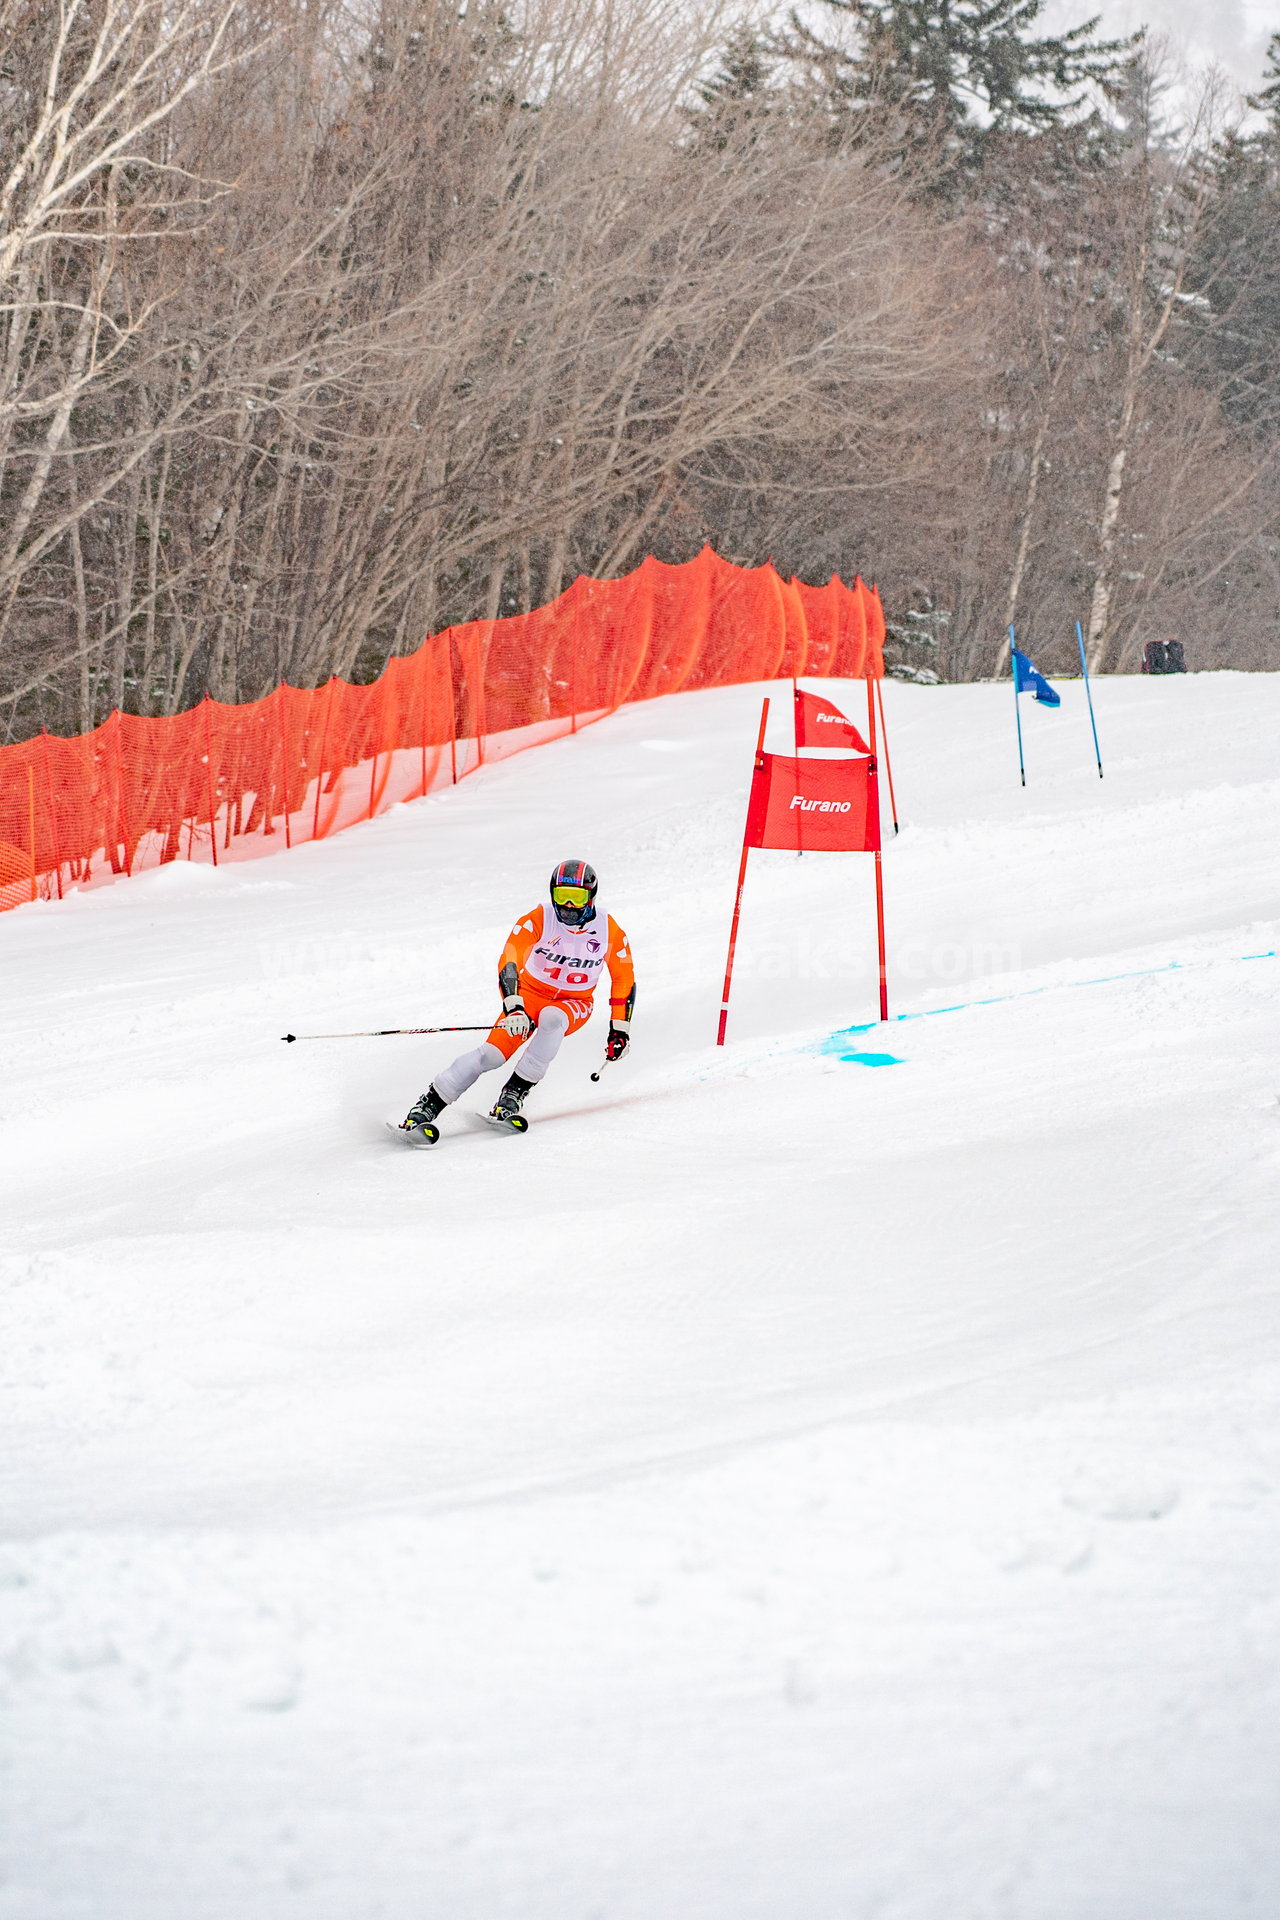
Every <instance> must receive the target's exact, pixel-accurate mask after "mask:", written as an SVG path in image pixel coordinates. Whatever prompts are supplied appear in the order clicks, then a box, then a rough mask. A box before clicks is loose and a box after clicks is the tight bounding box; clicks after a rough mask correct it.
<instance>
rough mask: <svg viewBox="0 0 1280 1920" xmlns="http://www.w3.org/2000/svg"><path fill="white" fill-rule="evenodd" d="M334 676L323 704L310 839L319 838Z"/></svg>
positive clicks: (330, 678) (331, 675) (331, 676)
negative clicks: (314, 804) (321, 797)
mask: <svg viewBox="0 0 1280 1920" xmlns="http://www.w3.org/2000/svg"><path fill="white" fill-rule="evenodd" d="M334 679H335V675H333V674H332V673H331V674H330V675H329V685H328V687H327V689H326V695H325V703H324V725H323V726H322V727H321V729H320V765H319V768H318V769H317V772H316V810H315V814H314V816H313V818H312V821H311V838H312V839H313V840H318V839H319V838H320V795H321V793H322V792H323V791H324V762H325V755H326V754H327V753H328V751H329V715H330V714H331V713H332V711H333V686H334Z"/></svg>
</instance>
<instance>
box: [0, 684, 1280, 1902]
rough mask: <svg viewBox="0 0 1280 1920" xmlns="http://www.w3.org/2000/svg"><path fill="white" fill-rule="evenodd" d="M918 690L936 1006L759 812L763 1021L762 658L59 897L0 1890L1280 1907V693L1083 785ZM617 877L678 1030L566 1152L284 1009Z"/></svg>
mask: <svg viewBox="0 0 1280 1920" xmlns="http://www.w3.org/2000/svg"><path fill="white" fill-rule="evenodd" d="M837 697H839V696H838V690H837ZM856 697H860V689H859V690H858V691H857V696H856ZM856 697H855V694H854V690H852V689H851V690H850V700H851V702H852V703H853V704H852V705H851V710H852V711H853V712H854V713H855V715H856V714H857V713H858V711H859V708H858V706H857V704H856ZM886 698H887V703H888V710H889V719H890V724H891V729H892V732H891V745H892V748H893V754H894V773H895V777H896V781H897V786H898V795H899V803H900V808H901V811H902V814H903V819H904V828H903V832H902V834H901V836H900V838H899V839H898V840H897V841H896V842H895V843H893V844H892V846H891V847H890V848H889V850H888V851H887V853H886V856H885V870H886V893H887V901H888V911H889V921H890V934H891V968H892V980H891V994H892V1004H893V1008H894V1011H895V1012H897V1013H905V1014H910V1015H912V1016H916V1015H922V1016H926V1017H911V1018H907V1019H900V1020H895V1021H894V1022H892V1023H891V1024H890V1026H889V1027H888V1028H887V1029H885V1028H873V1029H872V1030H871V1031H869V1032H865V1033H853V1034H848V1033H845V1034H843V1035H841V1034H840V1032H839V1030H841V1029H847V1028H849V1027H856V1026H858V1025H861V1024H863V1023H866V1022H869V1021H871V1020H872V1018H873V1015H874V1007H875V989H874V978H873V972H872V967H871V958H872V942H871V918H870V916H871V875H870V868H871V862H870V861H869V860H867V859H866V857H865V856H823V857H815V856H809V857H806V858H804V859H802V860H796V859H795V858H794V857H793V856H790V855H785V854H766V855H758V856H753V863H752V869H751V873H750V877H749V880H748V889H747V897H746V909H745V914H744V923H743V930H742V936H741V941H740V947H739V956H740V957H739V970H738V983H737V987H736V989H735V997H734V1005H733V1013H732V1017H731V1026H730V1040H731V1044H730V1046H729V1047H728V1048H727V1049H725V1050H724V1051H723V1052H718V1051H717V1050H716V1049H715V1048H714V1047H713V1046H711V1045H710V1044H709V1043H710V1041H711V1039H712V1037H713V1034H714V1024H715V1010H716V1006H717V1004H718V999H719V985H720V974H721V970H722V967H723V955H724V943H725V937H726V933H727V924H728V915H729V908H730V904H731V900H732V891H733V880H734V874H735V870H736V861H737V848H738V844H739V840H740V834H741V823H742V816H743V811H744V806H745V793H746V782H747V777H748V774H749V767H750V755H751V744H752V741H753V739H754V728H755V719H756V715H757V713H758V702H759V690H758V689H752V688H737V689H728V690H720V691H715V692H709V693H701V694H692V695H682V696H678V697H675V698H673V699H670V700H667V701H660V702H655V703H652V704H649V705H645V706H639V707H634V708H631V709H628V710H626V711H624V712H622V713H620V714H618V715H616V716H615V717H613V718H612V719H610V720H607V721H605V722H602V723H601V724H600V725H598V726H596V727H594V728H593V729H591V730H590V731H588V732H585V733H582V734H579V735H578V736H576V737H575V738H572V739H567V740H564V741H561V742H558V743H556V744H554V745H551V746H547V747H544V748H540V749H538V750H536V751H534V752H532V753H529V754H526V755H524V756H522V757H521V758H519V759H517V760H512V761H509V762H507V763H505V764H502V765H499V766H496V767H491V768H488V769H486V770H484V771H483V772H481V773H480V774H478V775H476V776H475V777H473V778H472V779H470V780H468V781H467V782H465V783H464V784H463V785H461V786H460V787H458V788H457V789H456V790H453V791H451V792H448V793H445V794H442V795H437V796H434V797H432V798H430V799H428V800H425V801H421V802H417V803H414V804H412V805H409V806H406V807H402V808H399V809H397V810H396V811H395V812H393V813H392V814H390V815H388V816H387V817H385V818H383V819H381V820H378V821H375V822H372V823H370V824H368V825H364V826H361V827H357V828H354V829H352V830H351V831H350V832H348V833H346V834H345V835H342V836H341V837H339V838H338V839H336V840H333V841H327V842H322V843H320V844H317V845H309V846H304V847H302V848H299V849H297V850H295V851H294V852H293V853H291V854H287V855H281V856H280V857H278V858H274V859H270V860H265V861H260V862H256V863H252V864H242V865H238V866H231V867H223V868H221V869H218V870H216V871H215V870H213V869H211V868H207V867H195V866H185V865H177V866H170V867H167V868H164V869H162V870H160V871H158V872H155V873H152V874H148V875H145V876H141V877H139V878H138V879H136V880H134V881H131V882H127V883H123V884H119V885H116V886H114V887H109V888H105V889H101V890H98V891H95V892H91V893H86V894H84V895H81V896H77V897H73V898H71V899H70V900H68V901H66V902H64V903H62V904H60V905H59V904H49V905H46V904H43V903H40V904H37V905H35V906H31V907H24V908H22V909H19V910H18V911H17V912H14V913H10V914H8V915H5V916H4V917H3V918H0V967H2V974H0V977H2V978H3V980H4V984H5V989H6V992H5V1016H4V1025H5V1037H6V1049H5V1063H6V1071H5V1075H4V1084H3V1089H2V1090H0V1155H2V1157H0V1165H3V1168H4V1205H3V1221H4V1228H5V1233H4V1252H3V1257H2V1259H0V1280H2V1281H3V1312H4V1327H3V1335H2V1338H0V1372H2V1373H3V1376H4V1395H3V1406H4V1414H3V1418H4V1427H5V1430H4V1434H3V1442H2V1445H0V1503H2V1504H0V1513H2V1529H0V1539H2V1542H3V1544H0V1816H2V1819H3V1827H4V1848H3V1859H2V1862H0V1920H72V1917H73V1916H75V1920H82V1917H83V1916H89V1920H245V1917H248V1920H277V1917H278V1916H294V1915H296V1916H300V1920H375V1916H376V1917H377V1920H606V1917H607V1920H871V1917H872V1916H874V1920H988V1917H995V1916H1001V1917H1007V1920H1155V1917H1158V1920H1244V1917H1245V1916H1249V1917H1250V1920H1253V1917H1255V1916H1256V1917H1257V1920H1264V1916H1265V1917H1266V1920H1271V1916H1274V1915H1275V1914H1276V1913H1277V1912H1278V1911H1280V1820H1277V1818H1276V1807H1277V1783H1278V1782H1280V1529H1278V1527H1277V1517H1278V1508H1280V1432H1278V1428H1277V1416H1276V1407H1277V1404H1278V1402H1280V1364H1278V1362H1280V1337H1278V1336H1280V1325H1278V1322H1280V1314H1278V1312H1277V1293H1278V1287H1277V1271H1278V1269H1280V1261H1278V1260H1277V1230H1276V1201H1275V1194H1276V1185H1277V1178H1278V1176H1280V1099H1278V1093H1280V1059H1278V1058H1277V1045H1278V1042H1280V1011H1278V1010H1280V960H1277V959H1276V958H1275V956H1274V952H1273V949H1275V948H1276V947H1277V946H1280V923H1278V917H1280V905H1278V902H1277V833H1276V821H1277V803H1278V802H1280V767H1278V765H1277V750H1276V744H1275V743H1276V740H1277V738H1278V737H1280V681H1278V680H1276V679H1273V678H1268V677H1263V676H1242V675H1226V674H1224V675H1212V676H1208V675H1206V676H1188V677H1186V678H1171V679H1168V680H1154V681H1142V680H1113V681H1109V682H1104V683H1102V684H1101V685H1100V686H1099V688H1098V708H1099V725H1100V728H1101V731H1102V744H1103V752H1104V758H1105V760H1106V767H1107V773H1106V779H1105V781H1103V782H1099V781H1098V779H1097V777H1096V774H1095V772H1094V770H1093V768H1092V764H1091V751H1090V746H1089V741H1088V733H1087V722H1086V719H1085V716H1084V712H1083V707H1082V704H1081V696H1080V690H1079V688H1078V687H1072V686H1068V687H1066V688H1065V689H1064V698H1063V706H1062V709H1061V711H1060V712H1059V713H1056V714H1051V713H1048V712H1044V711H1041V710H1039V709H1037V708H1034V707H1033V706H1032V705H1031V704H1030V703H1029V702H1027V703H1024V722H1025V725H1026V731H1027V759H1028V766H1029V779H1030V785H1029V787H1028V788H1027V790H1026V792H1025V793H1023V792H1022V791H1021V790H1020V788H1019V787H1018V784H1017V772H1016V762H1015V758H1014V748H1013V741H1012V737H1011V736H1012V714H1011V713H1010V711H1009V706H1010V694H1009V692H1008V689H1007V688H1005V687H985V686H984V687H952V688H937V689H924V688H915V687H904V686H898V685H892V684H891V685H890V686H889V687H888V688H887V689H886ZM786 704H787V702H786V696H785V694H784V696H783V698H782V701H781V704H780V709H779V717H780V718H781V717H785V713H786ZM771 743H772V744H774V745H776V746H777V747H779V748H785V747H786V745H787V739H786V734H785V728H783V727H781V726H780V727H779V728H778V729H777V733H776V738H773V737H771ZM566 855H583V856H585V857H587V858H589V859H591V860H592V861H593V862H594V863H595V864H596V865H597V867H598V868H599V869H600V871H601V873H602V875H603V876H604V882H605V885H604V888H603V890H602V892H603V895H607V898H608V902H609V905H610V906H611V908H612V910H613V911H614V912H615V914H616V915H617V917H618V918H619V919H620V920H621V921H622V923H623V924H624V926H626V927H627V928H628V930H629V931H630V933H631V934H632V937H633V941H634V945H635V949H636V955H637V964H638V967H639V975H640V1000H639V1007H638V1012H637V1022H636V1038H635V1047H634V1058H633V1060H629V1061H627V1062H624V1063H623V1064H622V1065H621V1066H619V1067H617V1068H611V1069H610V1070H609V1072H608V1073H607V1074H606V1075H605V1077H604V1079H603V1080H602V1081H601V1083H600V1084H599V1085H598V1086H594V1085H593V1084H592V1083H591V1081H590V1079H589V1077H588V1076H589V1073H590V1070H591V1069H592V1068H593V1067H594V1066H595V1065H596V1064H597V1063H598V1060H599V1056H600V1051H601V1045H602V1039H603V1025H604V1022H603V1015H600V1016H598V1018H597V1021H596V1022H594V1023H593V1024H592V1026H591V1027H590V1028H588V1029H587V1031H586V1032H585V1033H584V1034H582V1035H580V1036H577V1037H575V1039H574V1040H572V1041H570V1042H569V1043H568V1044H567V1046H566V1048H565V1050H564V1052H563V1054H562V1056H561V1059H560V1061H559V1062H558V1063H557V1067H556V1068H555V1070H554V1074H553V1077H552V1078H551V1079H549V1080H548V1081H547V1082H546V1083H545V1085H544V1087H543V1088H542V1089H541V1090H540V1091H539V1093H538V1094H537V1095H535V1096H534V1097H533V1099H532V1100H531V1102H530V1112H531V1114H532V1116H533V1118H534V1120H535V1125H534V1128H533V1130H532V1131H531V1133H530V1134H529V1135H528V1137H527V1138H525V1139H523V1140H503V1139H495V1138H494V1137H493V1136H492V1135H491V1134H489V1133H488V1132H486V1131H485V1130H483V1129H481V1128H479V1127H478V1126H476V1125H475V1124H474V1123H472V1122H469V1121H468V1120H467V1119H466V1117H465V1115H463V1114H462V1113H460V1112H459V1110H457V1109H455V1110H454V1111H453V1112H452V1113H451V1114H450V1115H449V1116H448V1118H447V1121H446V1125H447V1128H448V1139H447V1143H446V1145H445V1146H444V1147H443V1148H442V1149H441V1150H440V1151H439V1152H437V1153H436V1154H434V1155H425V1154H412V1153H407V1152H404V1151H402V1150H400V1149H399V1148H397V1147H396V1145H395V1143H393V1142H390V1141H388V1140H387V1139H386V1137H385V1135H384V1134H383V1132H382V1128H381V1121H382V1118H383V1116H384V1115H396V1116H398V1115H399V1114H400V1113H401V1112H403V1110H404V1108H405V1107H406V1106H407V1105H408V1103H409V1101H410V1100H411V1099H412V1098H413V1097H414V1096H415V1095H416V1094H417V1093H418V1092H420V1091H421V1089H422V1088H423V1087H425V1086H426V1084H427V1082H428V1081H429V1079H430V1077H431V1074H432V1072H433V1071H434V1070H435V1068H436V1067H437V1066H439V1065H440V1064H442V1063H443V1062H444V1061H445V1060H446V1059H447V1058H449V1057H450V1056H451V1053H452V1051H453V1047H452V1045H451V1043H450V1041H449V1039H448V1038H447V1037H446V1038H443V1039H440V1040H371V1041H349V1042H341V1041H338V1042H333V1043H323V1044H322V1043H316V1044H314V1045H301V1044H300V1045H298V1046H295V1047H288V1048H286V1047H283V1046H281V1045H280V1043H279V1038H278V1036H279V1035H281V1034H283V1033H285V1032H288V1031H294V1032H310V1031H319V1032H328V1031H340V1030H342V1029H345V1028H349V1027H353V1028H358V1027H367V1026H397V1025H401V1024H410V1025H412V1024H419V1023H425V1022H428V1021H446V1020H453V1021H467V1020H477V1021H480V1020H485V1019H487V1018H488V1017H489V1016H490V1013H491V1010H492V1006H493V985H492V975H493V968H494V963H495V960H496V955H497V952H498V949H499V946H500V943H501V939H502V937H503V935H504V933H505V931H506V929H507V927H508V925H509V924H510V922H511V920H512V919H513V918H514V916H515V914H516V913H517V911H520V910H522V909H524V908H525V907H527V906H528V905H530V904H531V903H532V902H533V901H534V900H535V899H536V898H537V897H538V896H539V893H540V891H541V888H542V886H543V884H544V877H545V874H546V873H547V871H549V869H550V867H551V865H552V863H553V861H554V860H555V859H557V858H560V857H563V856H566ZM1250 955H1255V956H1263V957H1256V958H1248V957H1246V956H1250ZM1174 962H1177V963H1178V964H1177V966H1176V967H1174V966H1173V965H1172V963H1174ZM947 1007H956V1008H957V1010H955V1011H950V1012H947V1011H940V1009H945V1008H947ZM833 1035H834V1036H835V1037H833ZM463 1044H469V1043H468V1042H466V1041H465V1039H464V1041H463ZM859 1054H864V1055H865V1054H872V1055H881V1056H883V1055H886V1054H887V1055H891V1056H892V1058H893V1061H894V1064H886V1065H882V1066H879V1067H875V1068H871V1067H869V1066H867V1065H866V1064H863V1063H862V1062H861V1061H860V1060H859V1059H857V1058H856V1057H855V1058H846V1057H845V1056H848V1055H853V1056H857V1055H859ZM497 1084H498V1082H497V1080H496V1078H495V1079H492V1080H489V1081H484V1082H481V1084H480V1086H479V1087H477V1088H476V1089H475V1091H474V1093H473V1094H472V1095H471V1096H470V1097H469V1100H468V1101H467V1102H464V1103H463V1104H464V1105H470V1106H471V1107H472V1108H478V1107H479V1106H480V1105H481V1103H482V1099H483V1100H484V1101H485V1103H486V1104H487V1100H488V1099H491V1098H492V1092H493V1091H494V1090H496V1086H497Z"/></svg>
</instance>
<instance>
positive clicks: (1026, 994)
mask: <svg viewBox="0 0 1280 1920" xmlns="http://www.w3.org/2000/svg"><path fill="white" fill-rule="evenodd" d="M1277 957H1280V948H1277V947H1268V948H1267V949H1266V950H1265V952H1262V953H1239V954H1236V955H1234V956H1233V957H1232V958H1230V959H1227V960H1169V961H1167V962H1166V963H1165V965H1164V966H1162V967H1135V968H1134V969H1133V970H1132V971H1131V972H1129V973H1100V974H1098V975H1097V976H1096V978H1094V979H1092V980H1053V981H1050V982H1049V983H1048V985H1046V986H1043V987H1023V988H1021V989H1020V990H1019V991H1018V992H1017V993H993V994H989V995H988V996H987V997H986V999H983V1000H957V1001H956V1003H955V1005H954V1006H950V1007H919V1008H917V1009H916V1011H915V1012H914V1013H894V1014H891V1015H890V1016H889V1024H890V1025H893V1024H895V1023H896V1022H898V1021H902V1020H935V1019H937V1017H938V1015H939V1014H941V1013H968V1012H969V1011H970V1010H971V1009H972V1008H974V1007H1000V1006H1004V1005H1005V1004H1006V1003H1007V1002H1008V1001H1010V1000H1031V999H1034V998H1035V996H1036V995H1037V994H1041V993H1059V992H1062V991H1063V990H1064V989H1066V988H1068V987H1108V986H1111V985H1113V984H1114V982H1116V981H1117V980H1149V979H1152V978H1153V977H1154V976H1155V975H1157V974H1161V973H1195V972H1197V971H1199V970H1200V969H1201V968H1204V967H1235V966H1242V965H1243V964H1244V962H1245V961H1246V960H1275V959H1276V958H1277ZM884 1024H885V1023H884V1022H883V1021H882V1020H868V1021H866V1022H865V1023H864V1024H863V1025H862V1026H858V1027H840V1028H839V1029H838V1030H837V1031H836V1032H835V1033H829V1034H828V1035H827V1037H826V1039H825V1040H819V1041H818V1043H817V1044H816V1046H808V1047H802V1048H801V1049H800V1051H801V1052H802V1053H834V1054H836V1055H837V1056H838V1057H839V1058H840V1059H841V1060H852V1061H856V1062H857V1064H858V1065H859V1066H863V1067H900V1066H902V1065H904V1064H905V1063H904V1062H903V1061H901V1060H899V1059H898V1057H897V1055H896V1054H892V1053H854V1052H852V1051H850V1052H846V1051H845V1049H846V1048H847V1047H848V1045H849V1042H850V1040H852V1039H853V1037H854V1035H855V1034H859V1033H876V1032H877V1031H879V1030H880V1029H881V1028H882V1027H883V1026H884Z"/></svg>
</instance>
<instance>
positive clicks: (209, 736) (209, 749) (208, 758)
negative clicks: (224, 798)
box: [204, 693, 218, 867]
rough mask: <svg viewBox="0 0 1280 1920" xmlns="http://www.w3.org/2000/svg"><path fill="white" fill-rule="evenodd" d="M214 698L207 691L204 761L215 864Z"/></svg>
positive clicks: (216, 860)
mask: <svg viewBox="0 0 1280 1920" xmlns="http://www.w3.org/2000/svg"><path fill="white" fill-rule="evenodd" d="M212 705H213V700H212V698H211V696H210V695H209V694H207V693H206V695H205V697H204V763H205V767H206V769H207V771H208V780H209V850H210V852H211V853H212V854H213V864H214V866H215V867H216V866H217V864H218V811H217V789H216V787H215V786H214V780H213V731H212V729H211V727H210V725H209V709H210V707H211V706H212Z"/></svg>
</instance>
